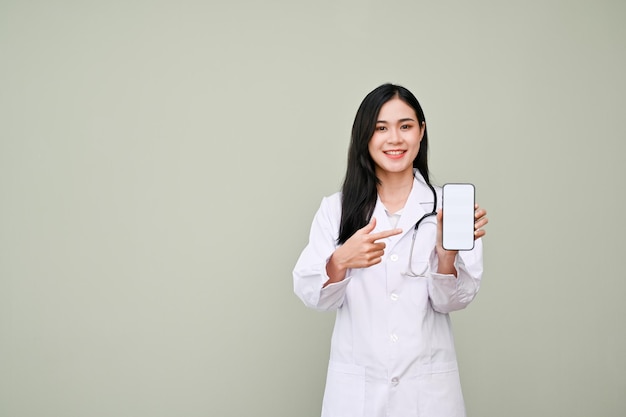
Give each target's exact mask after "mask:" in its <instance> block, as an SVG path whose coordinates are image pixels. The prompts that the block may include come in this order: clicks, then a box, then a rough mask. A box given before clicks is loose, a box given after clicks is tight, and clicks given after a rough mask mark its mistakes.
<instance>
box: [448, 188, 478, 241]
mask: <svg viewBox="0 0 626 417" xmlns="http://www.w3.org/2000/svg"><path fill="white" fill-rule="evenodd" d="M474 207H475V189H474V185H473V184H462V183H448V184H444V186H443V202H442V210H443V221H442V230H443V236H442V244H443V248H444V249H446V250H471V249H473V248H474V221H475V219H474Z"/></svg>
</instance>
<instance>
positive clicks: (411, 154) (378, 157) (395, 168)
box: [368, 98, 425, 178]
mask: <svg viewBox="0 0 626 417" xmlns="http://www.w3.org/2000/svg"><path fill="white" fill-rule="evenodd" d="M424 129H425V124H424V123H422V124H420V123H419V121H418V120H417V115H416V114H415V110H413V108H412V107H411V106H409V105H408V104H406V103H405V102H404V101H402V100H400V99H399V98H393V99H391V100H389V101H388V102H386V103H385V104H383V106H382V107H381V108H380V112H379V114H378V119H377V120H376V129H375V130H374V134H373V135H372V138H371V139H370V141H369V144H368V150H369V153H370V155H371V156H372V159H373V160H374V163H375V164H376V176H378V178H381V177H383V176H385V175H396V174H400V175H410V176H413V160H414V159H415V157H416V156H417V153H418V152H419V150H420V142H421V140H422V137H423V136H424Z"/></svg>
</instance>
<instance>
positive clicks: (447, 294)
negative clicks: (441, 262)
mask: <svg viewBox="0 0 626 417" xmlns="http://www.w3.org/2000/svg"><path fill="white" fill-rule="evenodd" d="M431 264H432V265H433V266H434V268H433V270H434V271H436V270H437V255H436V254H435V253H434V251H433V259H431ZM454 266H455V267H456V271H457V276H456V277H455V276H454V275H447V274H438V273H436V272H432V273H431V275H430V279H429V282H428V293H429V297H430V301H431V304H432V306H433V308H434V309H435V311H438V312H440V313H450V312H452V311H456V310H461V309H463V308H465V307H466V306H467V305H468V304H469V303H470V302H471V301H472V300H473V299H474V297H476V294H477V293H478V290H479V289H480V282H481V279H482V275H483V248H482V241H481V240H480V239H478V240H476V242H475V245H474V249H472V250H471V251H459V252H458V254H457V256H456V260H455V263H454Z"/></svg>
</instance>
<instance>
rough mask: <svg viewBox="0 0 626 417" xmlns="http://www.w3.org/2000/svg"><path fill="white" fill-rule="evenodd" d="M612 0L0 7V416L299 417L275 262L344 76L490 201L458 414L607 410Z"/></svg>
mask: <svg viewBox="0 0 626 417" xmlns="http://www.w3.org/2000/svg"><path fill="white" fill-rule="evenodd" d="M625 22H626V3H624V2H623V1H618V0H615V1H611V0H594V1H591V0H588V1H580V0H575V1H565V0H563V1H555V0H547V1H538V0H531V1H512V2H501V1H496V0H483V1H472V2H465V1H406V0H405V1H401V0H395V1H394V0H392V1H387V2H374V1H371V0H365V1H356V0H339V1H331V0H319V1H306V2H304V1H289V0H268V1H262V2H261V1H244V2H226V1H224V2H213V1H185V0H183V1H147V0H146V1H132V0H129V1H118V0H113V1H112V0H109V1H9V0H0V199H1V200H0V416H1V417H40V416H46V417H57V416H58V417H100V416H106V417H113V416H115V417H143V416H145V417H161V416H163V417H174V416H177V417H178V416H185V417H194V416H220V417H227V416H237V417H239V416H268V417H283V416H284V417H296V416H297V417H301V416H302V417H313V416H318V415H319V412H320V406H321V397H322V392H323V388H324V378H325V371H326V363H327V360H328V349H329V340H330V332H331V329H332V323H333V319H334V317H333V314H332V313H329V314H322V313H317V312H314V311H311V310H308V309H306V308H305V307H304V306H303V305H302V304H301V303H300V301H299V300H298V299H297V298H296V297H295V296H294V295H293V292H292V277H291V270H292V268H293V265H294V264H295V261H296V259H297V256H298V254H299V252H300V251H301V249H302V248H303V246H304V245H305V243H306V240H307V237H308V230H309V226H310V222H311V220H312V217H313V214H314V213H315V211H316V210H317V207H318V205H319V203H320V201H321V198H322V196H324V195H328V194H331V193H333V192H334V191H336V190H337V189H338V188H339V187H340V184H341V181H342V177H343V174H344V169H345V159H346V149H347V145H348V139H349V132H350V127H351V124H352V120H353V117H354V114H355V112H356V109H357V107H358V105H359V103H360V101H361V100H362V99H363V97H364V96H365V94H367V93H368V92H369V91H370V90H372V89H373V88H375V87H376V86H378V85H380V84H382V83H384V82H389V81H390V82H396V83H400V84H402V85H404V86H406V87H408V88H409V89H411V90H412V91H413V92H414V93H415V94H416V95H417V96H418V98H419V99H420V101H421V103H422V105H423V107H424V109H425V112H426V117H427V122H428V125H429V133H430V137H431V158H430V163H431V169H432V172H433V176H434V180H435V181H436V182H437V183H438V184H443V183H445V182H447V181H470V182H473V183H475V184H476V187H477V197H478V200H479V202H480V203H481V205H483V206H484V207H485V208H487V210H488V211H489V217H490V224H489V226H488V235H487V238H486V241H485V246H486V257H485V276H484V281H483V288H482V291H481V294H480V295H479V297H478V298H477V299H476V301H475V303H473V304H472V305H471V306H470V307H469V308H468V309H467V310H465V311H462V312H458V313H455V314H454V315H453V321H454V325H455V334H456V343H457V349H458V356H459V361H460V367H461V373H462V380H463V387H464V393H465V397H466V402H467V407H468V413H469V415H470V416H471V417H492V416H493V417H502V416H506V417H517V416H519V417H527V416H534V417H537V416H568V417H573V416H580V417H588V416H602V417H612V416H615V417H618V416H619V417H622V416H624V415H626V395H625V393H626V360H625V358H624V352H626V324H625V319H626V303H625V302H624V298H625V295H626V274H625V273H624V248H625V246H626V245H625V243H624V241H625V237H626V223H625V220H624V210H625V209H626V204H625V198H624V190H625V187H624V179H625V178H626V175H625V174H626V172H625V171H626V170H625V168H624V166H625V164H624V152H625V151H626V146H625V144H624V142H625V141H626V123H625V122H624V113H625V112H626V81H625V80H626V77H625V76H624V74H626V25H625ZM401 417H403V416H401Z"/></svg>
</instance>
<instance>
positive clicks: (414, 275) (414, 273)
mask: <svg viewBox="0 0 626 417" xmlns="http://www.w3.org/2000/svg"><path fill="white" fill-rule="evenodd" d="M426 185H428V188H430V191H432V192H433V209H432V211H431V212H430V213H426V214H424V215H423V216H422V217H421V218H420V219H419V220H418V221H417V223H415V227H414V228H413V236H412V237H411V250H410V252H409V269H408V270H407V271H406V272H405V273H404V275H406V276H409V277H423V276H424V274H425V273H426V271H427V270H428V262H426V266H425V267H424V269H423V270H422V271H421V272H419V273H417V272H415V271H413V263H412V260H413V248H414V247H415V237H416V236H417V229H418V227H419V226H420V223H422V222H423V221H424V220H425V219H427V218H428V217H431V216H436V215H437V192H436V191H435V188H434V187H433V186H432V185H430V184H429V183H426Z"/></svg>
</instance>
